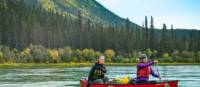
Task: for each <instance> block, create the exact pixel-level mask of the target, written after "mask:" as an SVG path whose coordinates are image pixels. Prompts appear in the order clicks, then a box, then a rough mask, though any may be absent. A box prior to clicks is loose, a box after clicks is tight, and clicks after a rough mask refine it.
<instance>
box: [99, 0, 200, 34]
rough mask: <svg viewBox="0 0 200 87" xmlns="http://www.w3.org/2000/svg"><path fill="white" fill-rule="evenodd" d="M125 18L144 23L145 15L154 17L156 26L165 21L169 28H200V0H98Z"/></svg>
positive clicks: (158, 26)
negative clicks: (172, 26)
mask: <svg viewBox="0 0 200 87" xmlns="http://www.w3.org/2000/svg"><path fill="white" fill-rule="evenodd" d="M96 1H98V2H99V3H100V4H102V5H103V6H104V7H106V8H107V9H109V10H110V11H112V12H113V13H115V14H117V15H118V16H120V17H123V18H129V19H130V20H131V21H132V22H134V23H136V24H139V25H142V23H143V22H144V17H145V16H148V22H149V23H150V17H151V16H153V18H154V25H155V27H156V28H162V25H163V23H165V24H166V25H167V26H168V28H170V26H171V25H172V24H173V25H174V28H184V29H185V28H186V29H198V30H200V0H96Z"/></svg>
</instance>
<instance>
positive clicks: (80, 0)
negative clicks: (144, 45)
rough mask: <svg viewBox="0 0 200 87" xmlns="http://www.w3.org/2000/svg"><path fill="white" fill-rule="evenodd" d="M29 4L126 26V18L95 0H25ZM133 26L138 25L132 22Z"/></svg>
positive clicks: (64, 14) (108, 23)
mask: <svg viewBox="0 0 200 87" xmlns="http://www.w3.org/2000/svg"><path fill="white" fill-rule="evenodd" d="M23 2H24V3H25V4H26V5H27V6H31V7H41V8H42V9H45V10H46V11H53V12H54V13H58V14H60V15H63V16H66V15H70V16H71V17H73V18H77V16H78V14H79V12H80V13H81V16H82V17H83V18H84V19H89V20H91V21H92V22H97V23H102V24H104V25H109V26H110V25H112V26H124V25H125V19H123V18H120V17H119V16H117V15H115V14H114V13H112V12H111V11H109V10H107V9H106V8H105V7H104V6H102V5H101V4H99V3H98V2H97V1H95V0H23ZM131 26H138V25H136V24H134V23H131Z"/></svg>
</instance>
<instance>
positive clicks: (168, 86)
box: [80, 80, 178, 87]
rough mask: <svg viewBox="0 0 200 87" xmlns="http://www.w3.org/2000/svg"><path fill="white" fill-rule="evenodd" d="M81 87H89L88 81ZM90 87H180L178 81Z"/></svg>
mask: <svg viewBox="0 0 200 87" xmlns="http://www.w3.org/2000/svg"><path fill="white" fill-rule="evenodd" d="M80 87H87V80H81V81H80ZM90 87H178V80H175V81H163V82H160V83H156V84H153V83H148V84H91V85H90Z"/></svg>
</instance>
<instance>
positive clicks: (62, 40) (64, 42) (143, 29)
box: [0, 0, 200, 53]
mask: <svg viewBox="0 0 200 87" xmlns="http://www.w3.org/2000/svg"><path fill="white" fill-rule="evenodd" d="M0 11H1V13H0V20H1V21H0V25H1V27H0V31H1V34H0V44H1V45H7V46H9V47H11V48H18V49H20V50H22V49H24V48H25V47H27V46H29V44H37V45H43V46H45V47H48V48H59V47H65V46H69V47H72V48H79V49H84V48H93V49H95V50H99V51H103V50H105V49H114V50H116V51H118V52H119V53H124V52H126V53H127V52H132V51H133V50H144V49H147V48H151V49H152V50H158V51H159V52H172V51H173V50H175V49H176V50H181V51H183V50H190V51H198V50H200V46H199V45H198V44H200V39H199V38H200V32H199V31H198V30H182V29H173V28H171V29H169V28H167V26H165V25H163V29H154V26H153V24H151V25H150V27H149V25H145V26H138V25H137V24H134V23H132V22H130V21H129V20H128V19H124V18H120V17H119V16H117V15H115V14H114V13H112V12H111V11H109V10H107V9H106V8H105V7H103V6H102V5H101V4H99V3H98V2H96V1H95V0H0ZM151 20H153V18H152V19H151Z"/></svg>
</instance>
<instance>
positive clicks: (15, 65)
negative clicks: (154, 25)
mask: <svg viewBox="0 0 200 87" xmlns="http://www.w3.org/2000/svg"><path fill="white" fill-rule="evenodd" d="M92 65H93V63H57V64H53V63H50V64H49V63H48V64H45V63H27V64H24V63H4V64H0V68H64V67H86V66H92ZM135 65H136V63H106V66H135ZM159 65H200V64H199V63H160V64H159Z"/></svg>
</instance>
